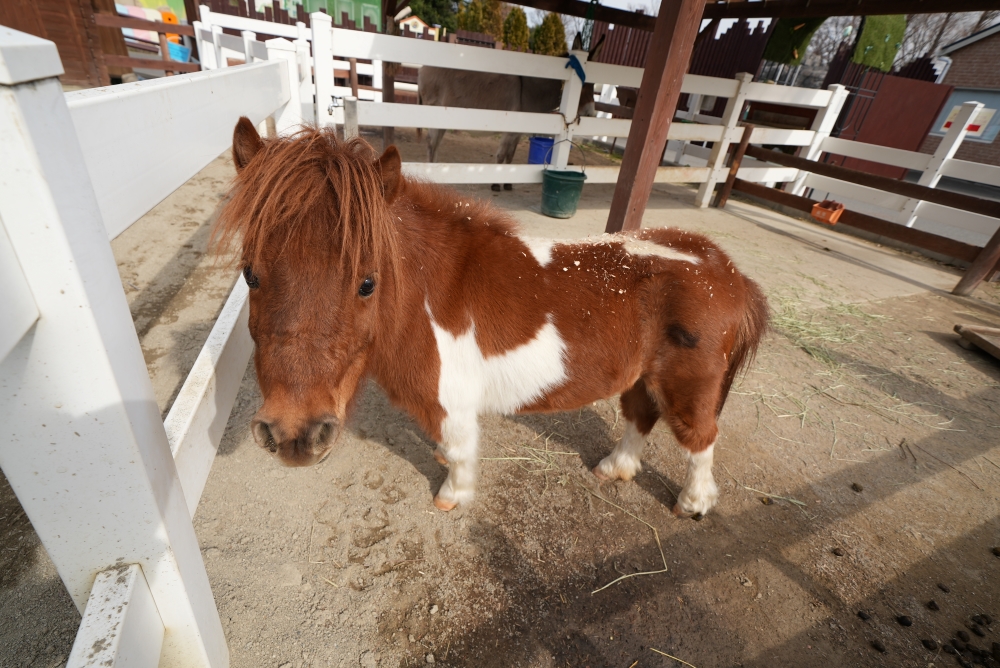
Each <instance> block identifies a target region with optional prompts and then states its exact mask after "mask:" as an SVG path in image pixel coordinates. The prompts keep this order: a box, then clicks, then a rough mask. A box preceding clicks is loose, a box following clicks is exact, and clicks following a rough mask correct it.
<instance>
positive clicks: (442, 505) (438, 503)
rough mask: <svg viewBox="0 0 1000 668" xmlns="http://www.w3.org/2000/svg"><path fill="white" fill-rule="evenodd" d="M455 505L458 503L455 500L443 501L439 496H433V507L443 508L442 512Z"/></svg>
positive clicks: (451, 508) (452, 508)
mask: <svg viewBox="0 0 1000 668" xmlns="http://www.w3.org/2000/svg"><path fill="white" fill-rule="evenodd" d="M457 505H458V503H456V502H455V501H445V500H444V499H442V498H441V497H440V496H435V497H434V507H435V508H437V509H438V510H443V511H444V512H448V511H449V510H454V509H455V506H457Z"/></svg>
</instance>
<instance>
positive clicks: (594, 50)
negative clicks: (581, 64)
mask: <svg viewBox="0 0 1000 668" xmlns="http://www.w3.org/2000/svg"><path fill="white" fill-rule="evenodd" d="M605 37H607V35H601V39H599V40H597V44H595V45H594V46H592V47H590V53H588V54H587V62H590V61H593V60H594V59H596V58H597V56H598V54H600V53H601V47H602V46H604V38H605Z"/></svg>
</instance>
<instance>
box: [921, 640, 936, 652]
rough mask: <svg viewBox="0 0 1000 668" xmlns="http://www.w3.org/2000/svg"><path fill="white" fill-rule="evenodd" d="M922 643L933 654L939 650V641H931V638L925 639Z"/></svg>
mask: <svg viewBox="0 0 1000 668" xmlns="http://www.w3.org/2000/svg"><path fill="white" fill-rule="evenodd" d="M920 642H922V643H923V644H924V647H926V648H927V649H929V650H930V651H932V652H933V651H934V650H936V649H937V648H938V644H937V640H931V639H930V638H924V639H923V640H921V641H920Z"/></svg>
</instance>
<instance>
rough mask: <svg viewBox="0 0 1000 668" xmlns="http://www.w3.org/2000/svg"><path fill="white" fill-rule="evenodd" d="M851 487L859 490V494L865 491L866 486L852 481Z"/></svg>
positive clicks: (856, 490)
mask: <svg viewBox="0 0 1000 668" xmlns="http://www.w3.org/2000/svg"><path fill="white" fill-rule="evenodd" d="M851 489H853V490H854V491H855V492H857V493H858V494H860V493H861V492H863V491H865V488H864V487H862V486H861V485H859V484H858V483H856V482H852V483H851Z"/></svg>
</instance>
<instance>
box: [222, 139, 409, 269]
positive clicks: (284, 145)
mask: <svg viewBox="0 0 1000 668" xmlns="http://www.w3.org/2000/svg"><path fill="white" fill-rule="evenodd" d="M376 158H377V154H376V153H375V151H374V150H373V149H372V147H371V146H370V145H369V144H368V143H367V142H366V141H364V140H363V139H360V138H355V139H350V140H348V141H343V140H340V139H338V138H337V136H336V134H335V132H334V131H333V130H332V129H322V130H321V129H317V128H304V129H303V130H301V131H299V132H298V133H296V134H294V135H291V136H289V137H280V138H277V139H267V140H265V141H264V145H263V147H262V148H261V149H260V151H259V152H258V153H257V154H256V155H255V156H254V157H253V159H252V160H250V162H249V163H248V164H247V165H246V166H245V167H244V168H243V169H242V170H241V171H240V172H239V173H238V174H237V176H236V179H235V180H234V183H233V188H232V193H231V199H230V200H229V202H227V203H226V205H225V206H224V207H223V209H222V211H221V212H220V214H219V220H218V222H217V224H216V227H215V230H214V231H213V234H212V240H213V245H214V246H215V248H216V249H217V250H220V251H225V250H232V251H237V255H238V257H239V261H240V262H241V264H242V265H244V266H250V267H260V266H262V265H263V263H264V262H265V261H266V257H271V258H273V257H277V256H278V255H280V254H281V253H285V252H291V253H296V254H297V255H296V261H297V262H302V263H304V264H306V265H307V266H306V267H303V268H308V264H309V263H310V260H315V261H316V262H317V266H320V265H321V263H327V262H329V261H330V260H331V259H332V258H331V255H330V253H331V252H333V250H334V249H335V248H336V249H337V252H338V256H337V258H336V259H337V260H339V262H340V263H341V266H342V269H343V270H345V271H347V272H348V273H349V274H350V275H351V276H355V277H356V276H359V275H360V274H361V273H362V272H365V271H367V270H369V269H371V268H372V267H379V268H381V269H382V271H388V272H389V273H390V274H395V273H396V261H395V260H396V245H397V233H396V229H395V224H394V222H393V221H394V219H393V218H392V216H391V215H390V211H389V207H388V205H387V204H386V201H385V196H384V186H383V182H382V176H381V173H380V171H379V168H378V165H377V163H376Z"/></svg>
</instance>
